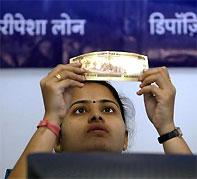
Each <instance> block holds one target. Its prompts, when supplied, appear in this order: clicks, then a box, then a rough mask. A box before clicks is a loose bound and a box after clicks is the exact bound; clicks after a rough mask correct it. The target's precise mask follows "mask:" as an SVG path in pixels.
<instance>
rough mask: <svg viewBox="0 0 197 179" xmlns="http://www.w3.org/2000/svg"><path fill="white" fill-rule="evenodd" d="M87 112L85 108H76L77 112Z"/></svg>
mask: <svg viewBox="0 0 197 179" xmlns="http://www.w3.org/2000/svg"><path fill="white" fill-rule="evenodd" d="M85 112H86V109H85V108H78V109H76V110H75V114H83V113H85Z"/></svg>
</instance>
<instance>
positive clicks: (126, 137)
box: [123, 130, 128, 151]
mask: <svg viewBox="0 0 197 179" xmlns="http://www.w3.org/2000/svg"><path fill="white" fill-rule="evenodd" d="M127 147H128V131H127V130H125V137H124V146H123V151H125V150H127Z"/></svg>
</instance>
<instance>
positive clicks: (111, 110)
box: [103, 107, 114, 113]
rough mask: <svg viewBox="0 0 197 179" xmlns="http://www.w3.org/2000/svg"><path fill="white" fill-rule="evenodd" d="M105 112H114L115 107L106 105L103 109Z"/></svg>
mask: <svg viewBox="0 0 197 179" xmlns="http://www.w3.org/2000/svg"><path fill="white" fill-rule="evenodd" d="M103 112H105V113H112V112H114V109H113V108H111V107H105V108H104V109H103Z"/></svg>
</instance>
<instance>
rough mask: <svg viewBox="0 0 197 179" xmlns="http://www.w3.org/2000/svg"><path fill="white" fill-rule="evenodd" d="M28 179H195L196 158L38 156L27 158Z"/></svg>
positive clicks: (159, 155) (196, 170)
mask: <svg viewBox="0 0 197 179" xmlns="http://www.w3.org/2000/svg"><path fill="white" fill-rule="evenodd" d="M28 178H29V179H35V178H36V179H49V178H51V179H52V178H54V179H63V178H66V179H70V178H72V179H73V178H75V179H197V156H195V155H163V154H116V153H61V154H51V153H40V154H32V155H30V156H29V157H28Z"/></svg>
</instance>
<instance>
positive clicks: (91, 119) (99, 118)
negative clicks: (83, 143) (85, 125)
mask: <svg viewBox="0 0 197 179" xmlns="http://www.w3.org/2000/svg"><path fill="white" fill-rule="evenodd" d="M99 121H103V117H102V116H101V115H100V114H99V113H97V114H95V113H94V114H92V115H91V116H90V117H89V120H88V122H99Z"/></svg>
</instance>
